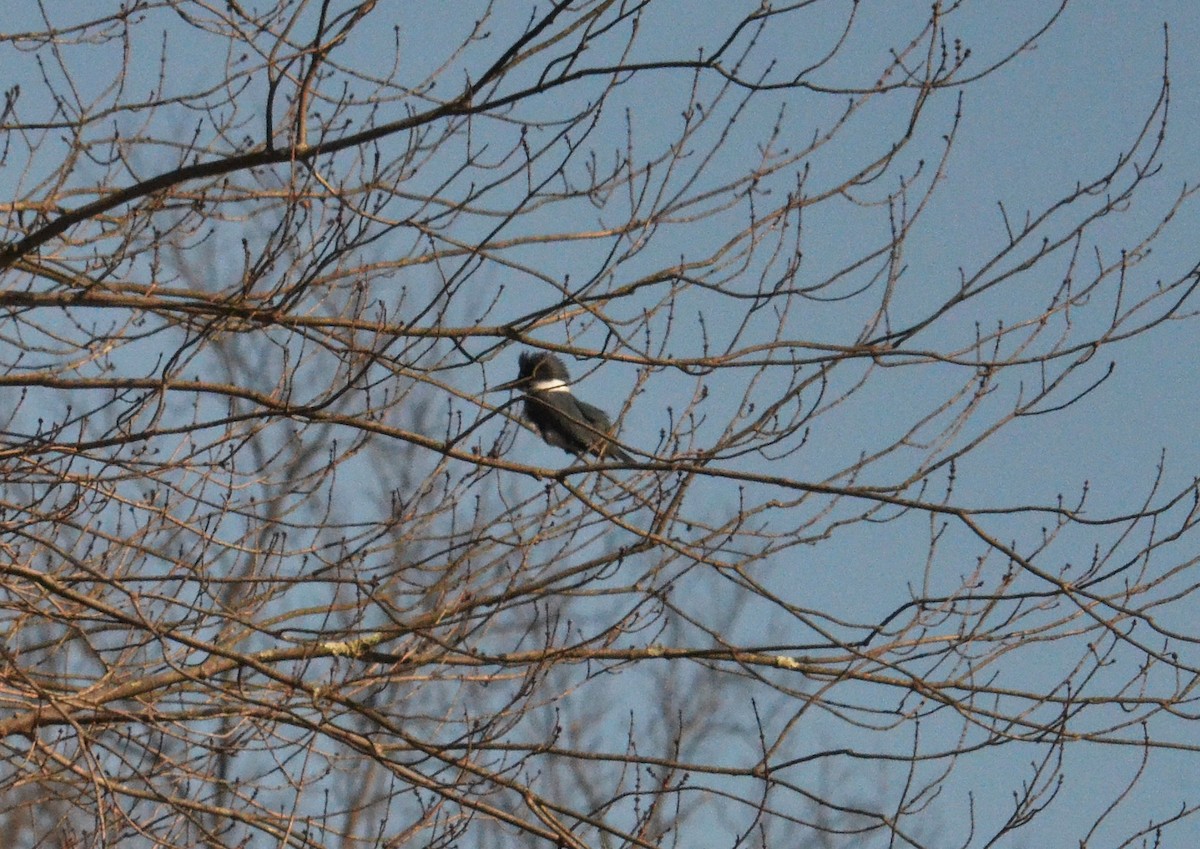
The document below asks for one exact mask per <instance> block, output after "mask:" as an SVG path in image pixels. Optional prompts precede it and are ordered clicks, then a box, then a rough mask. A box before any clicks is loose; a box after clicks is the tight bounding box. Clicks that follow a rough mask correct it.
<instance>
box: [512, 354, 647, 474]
mask: <svg viewBox="0 0 1200 849" xmlns="http://www.w3.org/2000/svg"><path fill="white" fill-rule="evenodd" d="M518 374H519V377H517V379H516V380H510V381H509V382H508V383H502V384H500V385H499V386H497V387H495V388H494V389H492V391H493V392H499V391H500V390H502V389H522V390H524V392H525V418H527V419H529V422H530V423H531V424H532V425H533V427H534V429H535V430H537V432H538V435H540V436H541V437H542V439H543V440H545V442H546V443H547V444H549V445H553V446H555V447H557V448H561V449H563V450H564V451H568V452H570V453H572V454H578V455H583V454H595V455H596V456H597V457H599V458H600V459H602V460H603V459H609V460H619V461H621V462H622V463H632V462H633V458H632V457H630V456H629V455H628V454H626V453H625V452H624V451H622V450H621V448H620V446H618V445H616V444H614V443H613V442H612V422H610V421H609V419H608V416H606V415H605V414H604V411H603V410H599V409H597V408H596V407H593V406H592V405H591V404H588V403H586V402H584V401H580V400H579V399H577V398H576V397H575V396H574V395H572V394H571V386H570V382H571V375H570V374H569V373H568V372H567V367H566V366H564V365H563V362H562V360H560V359H559V358H558V357H556V356H554V354H551V353H548V352H546V351H529V352H526V353H523V354H521V356H520V357H519V358H518Z"/></svg>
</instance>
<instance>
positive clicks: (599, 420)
mask: <svg viewBox="0 0 1200 849" xmlns="http://www.w3.org/2000/svg"><path fill="white" fill-rule="evenodd" d="M575 403H576V404H577V405H578V406H579V412H580V413H581V414H582V416H583V424H584V425H586V426H587V427H588V428H589V429H594V430H595V431H596V432H595V433H589V434H588V442H589V443H591V444H592V445H594V446H596V447H600V446H604V456H605V457H607V458H608V459H610V460H617V461H619V462H621V463H632V462H633V458H632V457H630V456H629V455H628V454H626V453H625V452H624V451H622V450H621V448H620V447H619V446H617V445H615V444H614V443H612V442H610V441H609V440H608V439H605V438H604V437H606V436H607V437H611V436H612V429H613V426H612V422H611V421H610V420H609V418H608V416H607V415H606V414H605V412H604V411H603V410H601V409H600V408H599V407H593V406H592V405H591V404H589V403H587V402H586V401H579V400H576V401H575Z"/></svg>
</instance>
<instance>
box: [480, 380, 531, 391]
mask: <svg viewBox="0 0 1200 849" xmlns="http://www.w3.org/2000/svg"><path fill="white" fill-rule="evenodd" d="M527 383H529V378H527V377H518V378H517V379H516V380H510V381H509V382H508V383H501V384H500V385H499V386H493V387H492V388H491V389H489V390H488V392H503V391H504V390H505V389H520V388H521V387H522V386H524V385H525V384H527Z"/></svg>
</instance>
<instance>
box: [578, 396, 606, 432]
mask: <svg viewBox="0 0 1200 849" xmlns="http://www.w3.org/2000/svg"><path fill="white" fill-rule="evenodd" d="M575 404H576V406H577V407H579V412H580V413H582V414H583V418H582V421H583V424H585V425H587V426H588V427H592V428H595V429H596V430H598V431H600V433H602V434H607V433H608V432H609V431H611V430H612V422H611V421H609V419H608V416H607V415H605V413H604V411H603V410H601V409H600V408H599V407H593V406H592V405H591V404H589V403H588V402H587V401H580V400H578V399H576V401H575Z"/></svg>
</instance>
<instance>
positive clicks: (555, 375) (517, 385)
mask: <svg viewBox="0 0 1200 849" xmlns="http://www.w3.org/2000/svg"><path fill="white" fill-rule="evenodd" d="M570 381H571V375H570V373H569V372H568V371H567V367H566V366H565V365H563V361H562V360H560V359H559V358H558V357H556V356H555V355H554V354H551V353H550V352H548V351H526V352H524V353H522V354H521V356H520V357H519V358H518V359H517V379H516V380H510V381H508V382H507V383H502V384H500V385H499V386H496V387H494V388H493V389H492V390H491V391H492V392H499V391H501V390H503V389H524V390H527V391H529V390H532V391H536V392H569V391H570V388H569V386H568V384H569V383H570Z"/></svg>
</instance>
